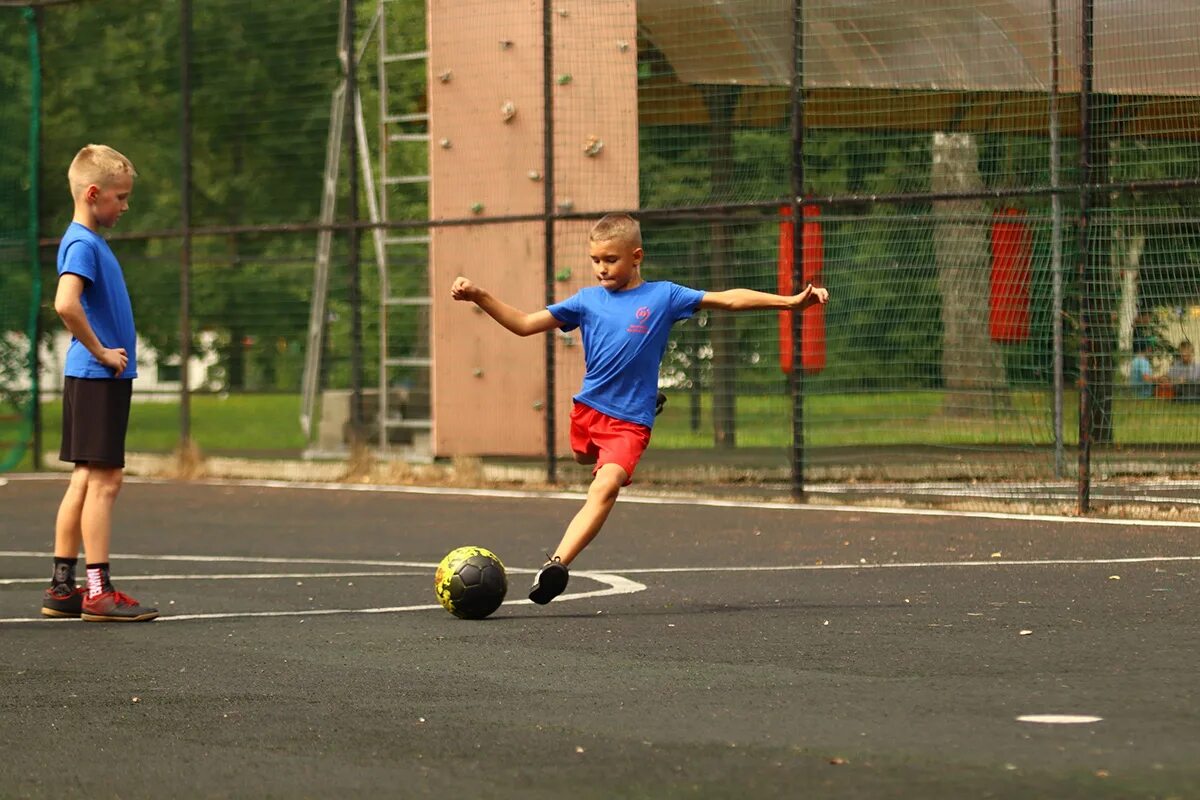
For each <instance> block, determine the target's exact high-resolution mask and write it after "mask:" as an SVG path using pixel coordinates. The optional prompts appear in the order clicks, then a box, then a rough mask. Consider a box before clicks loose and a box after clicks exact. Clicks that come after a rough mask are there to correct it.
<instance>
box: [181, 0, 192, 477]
mask: <svg viewBox="0 0 1200 800" xmlns="http://www.w3.org/2000/svg"><path fill="white" fill-rule="evenodd" d="M179 53H180V55H179V94H180V98H181V99H180V112H179V150H180V154H179V160H180V168H181V174H180V186H179V217H180V220H179V224H180V226H181V228H182V230H183V241H182V242H181V244H180V248H179V447H180V453H182V454H183V456H184V457H185V458H187V457H188V451H189V450H190V449H191V441H192V401H191V386H190V381H189V380H188V362H189V361H190V360H191V357H192V309H191V303H192V300H191V285H192V0H179Z"/></svg>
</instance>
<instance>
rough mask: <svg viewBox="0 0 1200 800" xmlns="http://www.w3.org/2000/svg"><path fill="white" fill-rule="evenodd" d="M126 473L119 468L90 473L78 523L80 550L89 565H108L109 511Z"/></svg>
mask: <svg viewBox="0 0 1200 800" xmlns="http://www.w3.org/2000/svg"><path fill="white" fill-rule="evenodd" d="M124 476H125V471H124V470H123V469H121V468H120V467H97V466H93V467H91V468H90V469H89V474H88V479H87V495H86V497H85V498H84V501H83V515H82V518H81V520H80V522H81V528H82V531H83V550H84V553H85V554H86V556H87V563H89V564H107V563H108V548H109V543H110V542H111V541H112V510H113V505H114V504H115V503H116V501H117V494H118V493H119V492H120V491H121V483H122V481H123V479H124Z"/></svg>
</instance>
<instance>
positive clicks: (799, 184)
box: [789, 0, 805, 500]
mask: <svg viewBox="0 0 1200 800" xmlns="http://www.w3.org/2000/svg"><path fill="white" fill-rule="evenodd" d="M804 99H805V98H804V0H795V3H794V5H793V7H792V97H791V104H792V109H791V114H792V131H791V133H792V176H791V188H792V290H793V291H794V292H798V291H800V290H801V289H803V288H804V285H803V280H804V207H803V198H804ZM791 316H792V319H791V324H792V369H791V372H790V373H789V374H790V376H791V397H792V450H791V462H792V497H793V498H794V499H796V500H803V499H804V498H805V490H804V359H803V353H802V349H803V347H804V337H803V331H804V325H803V312H802V311H793V312H792V315H791Z"/></svg>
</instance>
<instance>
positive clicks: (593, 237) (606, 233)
mask: <svg viewBox="0 0 1200 800" xmlns="http://www.w3.org/2000/svg"><path fill="white" fill-rule="evenodd" d="M617 240H620V241H623V242H626V243H628V244H629V245H631V246H633V247H641V246H642V226H641V225H640V224H638V221H637V220H636V219H634V218H633V217H631V216H629V215H628V214H605V215H604V217H603V218H602V219H601V220H600V221H599V222H597V223H596V224H595V225H593V226H592V230H591V233H589V234H588V241H590V242H612V241H617Z"/></svg>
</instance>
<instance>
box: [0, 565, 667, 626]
mask: <svg viewBox="0 0 1200 800" xmlns="http://www.w3.org/2000/svg"><path fill="white" fill-rule="evenodd" d="M575 575H576V577H579V578H590V579H592V580H594V581H597V582H599V583H603V584H607V586H605V588H603V589H594V590H592V591H590V592H575V593H571V594H563V595H559V596H558V598H557V599H556V602H560V603H561V602H563V601H564V600H584V599H587V598H591V597H611V596H613V595H621V594H634V593H636V592H641V591H645V589H646V585H645V584H642V583H638V582H637V581H631V580H629V579H628V578H624V577H622V576H620V575H612V574H609V573H606V572H591V571H589V572H583V571H580V572H576V573H575ZM532 604H533V601H532V600H527V599H526V600H510V601H507V602H506V603H505V604H504V605H532ZM441 608H442V606H441V604H440V603H424V604H421V605H413V606H391V607H387V608H319V609H309V610H308V611H225V612H218V613H212V614H172V615H168V616H161V617H159V618H158V619H157V620H155V621H156V622H185V621H190V620H206V619H246V618H252V617H327V616H332V615H336V614H394V613H398V612H401V611H429V610H434V609H441ZM79 621H80V620H69V619H68V620H62V619H57V620H48V619H47V618H46V617H9V618H0V625H2V624H4V623H18V622H50V623H52V624H58V623H62V622H79Z"/></svg>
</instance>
